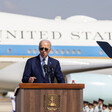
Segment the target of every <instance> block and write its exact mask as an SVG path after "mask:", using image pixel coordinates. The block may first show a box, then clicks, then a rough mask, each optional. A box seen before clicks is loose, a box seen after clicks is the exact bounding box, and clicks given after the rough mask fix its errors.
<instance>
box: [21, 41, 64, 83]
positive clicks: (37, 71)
mask: <svg viewBox="0 0 112 112" xmlns="http://www.w3.org/2000/svg"><path fill="white" fill-rule="evenodd" d="M50 50H51V43H50V41H48V40H42V41H40V43H39V52H40V54H39V55H38V56H36V57H33V58H30V59H28V60H27V62H26V66H25V70H24V73H23V78H22V82H23V83H28V82H29V83H54V78H55V77H56V79H57V82H58V83H65V80H64V77H63V74H62V71H61V67H60V63H59V61H58V60H56V59H54V58H51V57H49V56H48V54H49V52H50Z"/></svg>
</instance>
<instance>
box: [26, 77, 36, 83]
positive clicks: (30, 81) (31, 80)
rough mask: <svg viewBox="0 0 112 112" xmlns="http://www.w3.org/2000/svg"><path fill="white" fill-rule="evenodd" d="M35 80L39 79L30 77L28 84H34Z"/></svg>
mask: <svg viewBox="0 0 112 112" xmlns="http://www.w3.org/2000/svg"><path fill="white" fill-rule="evenodd" d="M35 79H37V78H36V77H30V78H29V81H28V82H29V83H33V82H34V80H35Z"/></svg>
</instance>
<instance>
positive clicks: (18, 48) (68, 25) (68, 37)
mask: <svg viewBox="0 0 112 112" xmlns="http://www.w3.org/2000/svg"><path fill="white" fill-rule="evenodd" d="M111 29H112V21H109V20H105V21H103V20H96V19H94V18H91V17H87V16H82V15H77V16H72V17H68V18H66V19H62V18H61V17H56V18H55V19H45V18H38V17H31V16H25V15H19V14H11V13H3V12H0V92H3V93H5V92H8V91H14V89H15V88H16V87H17V86H18V85H19V83H21V79H22V75H23V71H24V67H25V63H26V60H27V59H28V58H30V57H33V56H36V55H38V54H39V51H38V44H39V41H40V40H43V39H48V40H50V41H51V43H52V50H51V52H50V54H49V55H50V56H52V57H54V58H56V59H58V60H59V61H60V64H61V68H62V72H63V74H64V76H65V78H66V82H67V83H72V79H74V80H75V81H76V82H77V83H79V82H80V83H84V84H85V89H84V93H85V94H84V100H85V99H86V100H91V101H92V100H94V99H93V94H91V93H90V94H89V92H91V91H95V89H96V87H99V86H100V83H105V84H107V85H108V84H110V85H111V81H112V80H111V78H110V77H108V75H109V76H111V75H112V74H111V69H110V68H111V67H112V60H111V58H109V57H108V55H107V54H106V53H105V52H104V51H103V49H102V48H101V47H100V46H99V45H98V43H97V41H106V42H108V43H109V44H110V45H111V44H112V32H111ZM86 72H88V74H86V76H85V75H84V73H86ZM92 72H94V74H93V73H92ZM71 73H74V78H72V79H71V80H69V79H70V77H71V76H70V77H69V75H70V74H71ZM81 73H82V74H81ZM68 74H69V75H68ZM96 74H97V75H96ZM99 74H100V76H99ZM67 75H68V76H67ZM77 75H78V76H80V80H79V79H78V78H77V77H75V76H77ZM90 76H91V78H92V79H91V80H89V77H90ZM94 78H95V79H94ZM105 78H108V80H105ZM86 79H88V80H89V81H91V82H93V83H94V84H95V85H94V86H92V85H91V84H90V82H88V81H87V80H86ZM96 79H100V80H97V81H96ZM78 81H79V82H78ZM89 84H90V88H88V87H87V86H88V85H89ZM86 85H87V86H86ZM109 87H111V86H107V87H106V88H105V89H103V93H104V96H105V97H103V98H104V100H105V101H107V102H108V101H110V100H108V97H111V94H109V95H108V96H107V95H106V93H107V91H109V90H110V88H109ZM91 88H92V90H91ZM102 88H103V87H102ZM97 90H98V89H97ZM104 90H105V91H104ZM101 94H102V91H100V89H99V90H98V92H97V91H96V94H95V95H96V96H97V98H98V97H100V96H101V97H102V95H101ZM95 98H96V97H95ZM111 102H112V100H111Z"/></svg>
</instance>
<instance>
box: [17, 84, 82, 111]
mask: <svg viewBox="0 0 112 112" xmlns="http://www.w3.org/2000/svg"><path fill="white" fill-rule="evenodd" d="M83 88H84V84H65V83H63V84H62V83H52V84H51V83H20V84H19V88H18V89H17V90H16V92H15V96H16V112H82V109H83Z"/></svg>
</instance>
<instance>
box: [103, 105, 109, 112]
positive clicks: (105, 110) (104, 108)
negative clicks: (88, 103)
mask: <svg viewBox="0 0 112 112" xmlns="http://www.w3.org/2000/svg"><path fill="white" fill-rule="evenodd" d="M102 112H109V111H108V108H107V105H105V104H103V107H102Z"/></svg>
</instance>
